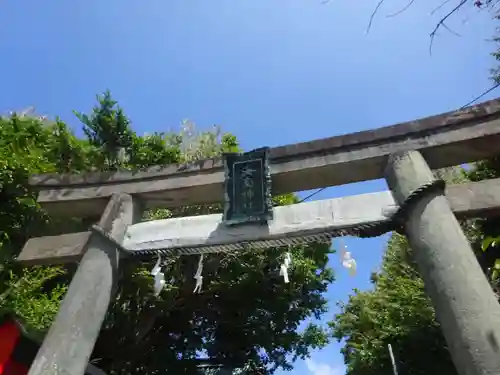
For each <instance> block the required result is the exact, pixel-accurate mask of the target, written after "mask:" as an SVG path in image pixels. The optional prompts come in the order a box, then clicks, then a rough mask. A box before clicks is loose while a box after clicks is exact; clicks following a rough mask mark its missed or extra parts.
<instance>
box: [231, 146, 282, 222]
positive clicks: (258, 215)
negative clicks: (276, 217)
mask: <svg viewBox="0 0 500 375" xmlns="http://www.w3.org/2000/svg"><path fill="white" fill-rule="evenodd" d="M224 168H225V186H224V188H225V198H226V202H225V203H226V204H225V209H224V223H225V224H226V225H236V224H244V223H255V222H260V223H265V222H267V221H268V220H270V219H272V212H273V211H272V207H273V204H272V199H271V173H270V171H269V148H267V147H266V148H260V149H257V150H253V151H250V152H246V153H244V154H226V155H224Z"/></svg>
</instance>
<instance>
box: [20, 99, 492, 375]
mask: <svg viewBox="0 0 500 375" xmlns="http://www.w3.org/2000/svg"><path fill="white" fill-rule="evenodd" d="M499 153H500V99H496V100H492V101H489V102H485V103H482V104H479V105H476V106H472V107H468V108H466V109H463V110H460V111H455V112H449V113H445V114H441V115H438V116H433V117H428V118H424V119H420V120H416V121H410V122H407V123H403V124H398V125H394V126H388V127H384V128H380V129H375V130H369V131H363V132H358V133H353V134H347V135H342V136H337V137H331V138H326V139H320V140H316V141H312V142H306V143H299V144H292V145H287V146H282V147H277V148H273V149H270V150H269V159H268V160H269V162H270V167H269V169H270V176H271V179H272V189H273V194H283V193H288V192H296V191H303V190H309V189H314V188H321V187H327V186H335V185H341V184H347V183H352V182H359V181H365V180H372V179H377V178H386V180H387V182H388V185H389V187H390V189H391V191H390V192H381V193H372V194H363V195H358V196H350V197H343V198H337V199H328V200H323V201H316V202H310V203H300V204H296V205H291V206H285V207H276V208H274V209H273V212H272V214H273V218H272V220H268V221H267V222H266V223H264V224H262V223H258V224H251V223H248V224H246V225H242V226H225V225H221V221H222V219H223V216H222V215H206V216H199V217H185V218H178V219H167V220H158V221H150V222H144V223H137V221H138V220H139V217H140V214H141V213H142V210H144V209H145V208H152V207H167V208H172V207H178V206H184V205H193V204H201V203H214V202H221V201H223V200H224V182H225V171H224V168H223V163H222V161H221V160H215V159H211V160H203V161H200V162H196V163H194V164H192V165H187V166H186V165H170V166H167V167H165V168H160V167H155V168H151V169H150V170H147V171H142V172H137V173H132V172H116V173H91V174H86V175H74V176H70V175H63V176H61V175H38V176H33V177H32V178H31V184H32V185H33V186H35V187H36V188H37V189H39V191H40V193H39V198H38V201H39V203H40V204H41V206H42V207H43V208H45V209H46V210H47V211H48V212H49V213H51V214H54V215H72V216H80V217H95V216H99V215H102V216H101V220H100V223H99V227H98V228H100V229H101V231H104V232H105V233H104V234H105V236H103V235H102V233H99V231H97V230H93V231H90V232H84V233H70V234H65V235H61V236H54V237H40V238H33V239H30V240H29V241H27V243H26V245H25V247H24V249H23V251H22V252H21V254H20V256H19V258H18V260H19V261H20V262H21V263H23V264H25V265H38V264H60V263H64V262H74V261H79V267H78V270H77V272H76V274H75V275H74V278H73V280H72V282H71V285H70V287H69V290H68V292H67V294H66V296H65V298H64V301H63V302H62V304H61V307H60V310H59V313H58V314H57V317H56V319H55V321H54V323H53V325H52V327H51V329H50V331H49V333H48V335H47V337H46V339H45V341H44V343H43V345H42V347H41V349H40V351H39V352H38V355H37V357H36V359H35V362H34V364H33V366H32V368H31V369H30V372H29V375H47V374H50V375H52V374H62V375H82V374H83V373H84V371H85V367H86V365H87V362H88V359H89V357H90V355H91V353H92V350H93V347H94V344H95V341H96V339H97V336H98V334H99V330H100V328H101V324H102V322H103V319H104V317H105V314H106V311H107V309H108V306H109V303H110V301H111V299H112V298H113V291H114V287H115V285H116V283H117V282H118V280H117V274H118V269H119V258H120V252H119V250H118V249H117V248H118V247H120V246H121V247H123V248H125V249H126V250H127V251H129V252H131V253H133V252H144V251H145V252H148V251H154V250H163V252H174V253H175V252H177V253H179V252H180V253H182V252H184V253H189V254H196V253H200V252H212V251H231V250H232V249H235V248H238V247H239V246H243V245H241V244H244V246H246V245H248V244H249V245H251V246H253V247H269V246H275V245H282V244H283V243H286V241H289V240H290V239H291V240H293V239H304V240H307V239H308V238H309V239H312V240H314V239H316V238H317V237H318V236H331V235H338V234H342V233H349V232H348V230H349V229H352V228H357V227H360V226H362V225H365V224H377V223H384V222H387V221H388V216H389V215H390V213H391V212H393V211H394V210H395V209H396V208H397V207H398V204H403V203H404V202H405V200H406V199H407V198H408V197H409V196H410V195H412V192H414V191H415V190H418V189H419V188H420V187H422V186H426V185H427V186H429V185H431V183H432V181H433V180H434V177H433V173H432V171H431V169H437V168H443V167H448V166H454V165H460V164H462V163H467V162H473V161H477V160H481V159H485V158H488V157H491V156H494V155H498V154H499ZM499 209H500V179H496V180H487V181H482V182H477V183H468V184H462V185H455V186H450V187H448V188H447V189H446V192H445V195H443V192H442V191H439V190H436V189H434V190H432V191H430V192H429V193H428V194H426V195H424V196H421V197H420V199H419V200H418V201H416V202H414V204H413V205H412V207H410V208H409V212H408V214H409V216H407V217H406V221H405V223H404V230H405V233H406V234H407V236H408V240H409V243H410V245H411V246H412V248H413V249H414V254H415V257H416V261H417V263H418V265H419V269H420V272H421V274H422V277H423V279H424V282H425V286H426V289H427V291H428V293H429V295H430V297H431V298H432V301H433V304H434V306H435V308H436V314H437V317H438V320H439V321H440V323H441V326H442V329H443V332H444V336H445V338H446V340H447V343H448V345H449V348H450V352H451V355H452V358H453V360H454V362H455V365H456V368H457V370H458V372H459V373H460V374H461V375H493V374H495V375H497V374H500V348H499V346H500V305H499V304H498V302H497V300H496V298H495V296H494V294H493V292H492V291H491V289H490V286H489V284H488V282H487V280H486V278H485V276H484V274H483V273H482V271H481V269H480V267H479V265H478V263H477V261H476V259H475V256H474V254H473V252H472V250H471V248H470V244H469V243H468V241H467V239H466V237H465V235H464V234H463V232H462V230H461V228H460V226H459V223H458V221H457V219H456V216H457V217H475V216H478V215H485V214H487V213H489V212H492V211H495V210H496V211H498V210H499ZM455 215H456V216H455ZM106 236H107V237H108V238H106ZM239 244H240V245H239Z"/></svg>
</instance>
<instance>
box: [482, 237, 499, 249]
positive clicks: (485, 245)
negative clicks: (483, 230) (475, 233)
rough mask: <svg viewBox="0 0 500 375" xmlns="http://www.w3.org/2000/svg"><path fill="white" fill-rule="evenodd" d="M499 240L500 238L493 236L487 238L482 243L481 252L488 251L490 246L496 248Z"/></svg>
mask: <svg viewBox="0 0 500 375" xmlns="http://www.w3.org/2000/svg"><path fill="white" fill-rule="evenodd" d="M499 240H500V237H492V236H488V237H486V238H485V239H484V240H483V242H482V243H481V250H483V251H486V250H487V249H488V247H490V246H492V247H495V246H496V244H497V242H498V241H499Z"/></svg>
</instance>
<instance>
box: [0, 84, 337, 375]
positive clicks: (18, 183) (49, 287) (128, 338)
mask: <svg viewBox="0 0 500 375" xmlns="http://www.w3.org/2000/svg"><path fill="white" fill-rule="evenodd" d="M97 99H98V103H97V105H96V106H95V108H93V110H92V113H91V114H89V115H85V114H82V113H76V114H77V117H78V119H80V121H81V122H82V124H83V131H84V134H85V137H84V138H82V139H79V138H77V137H75V135H74V134H73V133H72V131H71V129H70V128H69V127H68V126H67V125H66V124H64V123H63V122H61V121H59V120H57V121H56V122H54V123H50V122H47V121H46V120H45V119H41V118H37V117H35V116H25V115H23V116H19V115H16V114H12V116H9V117H3V118H1V119H0V153H1V155H0V195H1V197H0V198H1V199H0V229H1V232H0V248H1V253H0V256H1V257H2V262H1V265H0V309H1V311H2V312H3V313H5V312H9V313H14V314H16V315H18V316H20V317H21V318H22V319H23V320H24V321H25V322H26V323H27V325H28V326H30V327H32V328H35V329H39V330H46V329H47V328H48V327H49V326H50V324H51V322H52V320H53V318H54V316H55V314H56V312H57V309H58V306H59V303H60V301H61V298H62V297H63V296H64V293H65V291H66V288H67V286H68V283H69V280H71V277H72V275H73V273H74V271H75V266H71V265H70V266H67V267H62V266H60V267H41V266H38V267H28V268H21V267H20V266H19V265H18V264H17V263H16V262H15V261H14V258H15V256H16V255H17V254H18V253H19V251H20V249H21V248H22V246H23V245H24V243H25V241H26V239H28V238H29V237H32V236H39V235H48V234H60V233H64V232H72V231H80V230H85V229H86V228H87V227H88V225H89V224H91V223H92V222H89V220H82V219H79V218H74V219H72V220H61V219H58V218H56V217H49V216H47V215H46V214H45V213H44V212H43V211H42V210H41V209H40V208H39V206H38V205H37V203H36V194H35V192H33V191H31V190H30V188H29V186H28V183H27V182H28V177H29V176H30V175H31V174H33V173H45V172H59V173H67V172H71V173H82V172H87V171H103V170H116V169H129V170H139V169H143V168H147V167H150V166H153V165H165V164H170V163H191V162H193V161H196V160H197V159H200V158H204V157H212V156H218V155H220V154H221V153H223V152H235V151H238V149H239V146H238V142H237V140H236V138H235V137H234V136H233V135H231V134H222V133H221V132H220V130H218V128H215V129H214V130H212V131H208V132H198V131H196V129H195V127H194V125H193V124H192V123H190V122H184V123H183V129H182V130H181V132H180V133H176V134H164V133H154V134H152V135H144V136H139V135H138V134H137V133H135V132H134V130H133V129H132V126H131V123H130V120H129V119H128V118H127V117H126V115H125V114H124V111H123V110H122V109H121V108H120V107H119V106H118V105H117V103H116V101H114V100H113V99H112V97H111V94H110V93H109V92H105V93H104V94H103V95H99V96H98V98H97ZM295 201H296V198H295V197H294V196H293V195H284V196H280V197H276V198H275V199H274V203H275V204H276V205H284V204H290V203H293V202H295ZM220 210H221V206H220V205H209V206H196V207H183V208H181V209H178V210H175V211H169V210H166V209H159V210H151V211H148V212H145V214H144V220H152V219H159V218H168V217H172V216H180V215H188V214H189V215H196V214H204V213H213V212H220ZM92 220H95V218H93V219H92ZM290 251H291V252H292V253H293V260H294V263H293V269H292V271H291V272H292V276H291V282H290V283H289V284H285V283H283V281H282V279H281V278H280V277H279V265H280V262H281V261H282V257H283V249H277V248H273V249H268V250H266V251H265V252H264V251H259V252H257V251H252V250H248V251H240V252H236V253H231V254H213V255H210V256H208V259H207V258H206V260H205V264H204V289H203V292H202V293H201V294H193V288H194V282H195V281H194V279H193V275H194V273H195V270H196V265H197V261H198V259H197V258H196V257H193V256H183V257H176V258H170V259H168V260H167V261H166V267H165V269H164V273H165V275H166V277H167V279H168V282H167V286H166V288H165V289H164V291H163V292H162V293H161V294H160V296H158V297H156V296H154V294H153V293H152V277H151V275H150V271H151V268H152V266H153V263H154V261H155V260H152V261H151V262H142V263H137V262H131V263H124V266H123V269H122V270H121V272H122V275H121V282H120V284H119V288H118V291H117V294H116V300H115V303H114V304H113V306H111V308H110V310H109V313H108V316H107V317H106V320H105V322H104V325H103V329H102V331H101V334H100V337H99V339H98V342H97V344H96V347H95V350H94V353H93V359H94V360H96V361H98V366H99V367H101V368H103V369H104V370H106V371H108V372H109V373H110V374H144V373H147V374H159V373H164V372H165V371H169V370H170V371H172V372H174V371H175V372H176V373H191V372H192V371H193V368H192V365H191V364H192V363H193V361H192V360H193V359H195V358H197V357H199V356H200V353H202V354H204V355H206V356H208V357H210V358H215V359H217V360H219V361H222V362H225V363H228V364H229V365H234V366H242V365H249V364H252V363H253V364H255V365H264V366H266V367H268V368H269V369H270V371H273V370H274V369H276V368H279V367H282V368H285V369H287V368H290V367H291V362H290V359H291V360H292V361H293V360H294V359H296V358H299V357H304V356H307V354H308V352H309V350H310V349H311V348H318V347H321V346H323V345H325V344H326V342H327V339H328V336H327V333H326V332H325V331H324V330H323V329H321V328H320V327H318V326H316V325H314V324H310V325H309V326H308V327H307V328H306V329H305V330H304V331H302V332H298V326H299V324H300V323H301V322H302V321H303V320H304V319H305V318H307V317H311V316H315V317H319V316H320V315H321V314H323V313H324V312H325V311H326V300H325V298H324V296H323V294H324V292H325V291H326V288H327V286H328V285H329V284H330V283H331V282H333V272H332V270H331V269H330V268H329V267H328V266H327V262H328V254H329V253H330V252H331V250H330V249H329V246H327V245H322V244H312V245H307V246H296V247H294V248H292V249H290Z"/></svg>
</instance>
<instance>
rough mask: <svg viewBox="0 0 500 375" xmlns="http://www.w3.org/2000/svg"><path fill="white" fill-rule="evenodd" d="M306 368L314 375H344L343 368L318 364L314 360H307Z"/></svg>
mask: <svg viewBox="0 0 500 375" xmlns="http://www.w3.org/2000/svg"><path fill="white" fill-rule="evenodd" d="M306 366H307V369H308V370H309V372H310V373H311V374H312V375H344V374H345V371H344V369H343V367H336V366H330V365H329V364H327V363H318V362H315V361H313V360H312V359H306Z"/></svg>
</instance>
